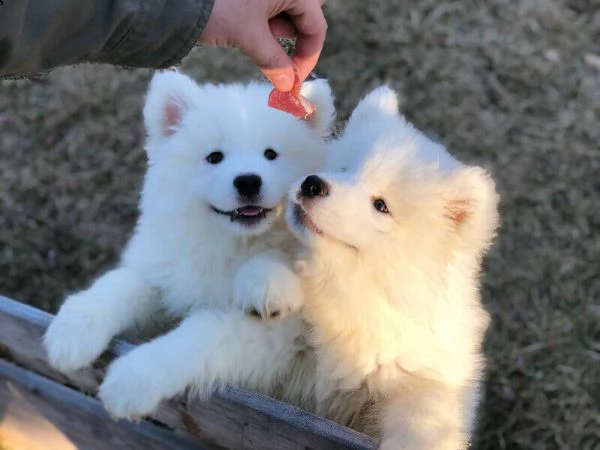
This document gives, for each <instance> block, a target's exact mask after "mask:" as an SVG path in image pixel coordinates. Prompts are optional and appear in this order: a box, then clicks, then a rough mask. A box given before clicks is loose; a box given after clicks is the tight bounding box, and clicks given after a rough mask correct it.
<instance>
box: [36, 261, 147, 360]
mask: <svg viewBox="0 0 600 450" xmlns="http://www.w3.org/2000/svg"><path fill="white" fill-rule="evenodd" d="M155 295H156V292H155V291H154V289H153V288H152V287H151V286H150V285H149V284H148V283H147V282H146V280H145V279H144V278H143V277H142V276H140V275H139V274H138V273H137V272H135V271H134V270H132V269H130V268H128V267H120V268H118V269H114V270H111V271H110V272H107V273H106V274H104V275H103V276H101V277H100V278H98V279H97V280H96V281H95V282H94V283H93V284H92V285H91V287H90V288H89V289H87V290H85V291H81V292H78V293H76V294H73V295H71V296H69V297H68V298H67V299H66V300H65V302H64V303H63V305H62V307H61V308H60V311H59V312H58V314H57V315H56V317H55V318H54V320H53V321H52V323H51V324H50V326H49V327H48V330H47V331H46V334H45V336H44V345H45V347H46V351H47V353H48V359H49V361H50V364H51V365H52V366H53V367H55V368H56V369H58V370H60V371H62V372H70V371H74V370H77V369H80V368H82V367H85V366H87V365H89V364H90V363H91V362H92V361H94V360H95V359H96V358H97V357H98V356H99V355H100V353H102V351H103V350H104V349H105V348H106V347H107V345H108V343H109V342H110V340H111V339H112V338H113V337H114V336H115V335H117V334H118V333H120V332H122V331H124V330H125V329H126V328H128V327H130V326H131V325H133V324H134V323H135V322H136V320H138V319H142V318H144V317H146V316H147V315H148V314H149V313H150V311H151V310H152V307H151V306H150V305H149V303H151V301H152V300H153V299H154V298H155Z"/></svg>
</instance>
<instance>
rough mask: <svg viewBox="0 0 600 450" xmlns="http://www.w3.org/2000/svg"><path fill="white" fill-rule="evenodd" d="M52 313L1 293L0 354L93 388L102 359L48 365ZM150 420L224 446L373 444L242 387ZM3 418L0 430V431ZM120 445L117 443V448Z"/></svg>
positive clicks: (119, 345) (282, 449) (121, 348)
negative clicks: (66, 367)
mask: <svg viewBox="0 0 600 450" xmlns="http://www.w3.org/2000/svg"><path fill="white" fill-rule="evenodd" d="M51 319H52V315H50V314H48V313H45V312H43V311H40V310H37V309H35V308H32V307H30V306H28V305H25V304H22V303H18V302H15V301H13V300H10V299H7V298H5V297H1V296H0V358H2V359H4V360H6V361H10V362H12V363H13V364H17V365H20V366H22V367H25V368H27V369H30V370H32V371H34V372H36V373H38V374H41V375H43V376H44V377H46V378H48V379H51V380H54V381H56V382H57V383H60V384H63V385H66V386H70V387H72V388H75V389H78V390H80V391H82V392H86V393H92V394H93V393H94V392H95V390H96V388H97V386H98V384H99V382H100V380H101V379H102V376H103V368H102V367H103V364H98V365H96V367H93V368H90V369H85V370H81V371H78V372H77V373H76V374H74V375H72V376H68V377H67V376H65V375H62V374H59V373H57V372H55V371H54V370H53V369H52V368H51V367H50V366H49V364H48V362H47V360H46V356H45V352H44V349H43V347H42V345H41V339H42V336H43V334H44V332H45V329H46V327H47V326H48V324H49V323H50V320H51ZM131 348H133V347H132V346H131V345H130V344H127V343H124V342H116V343H115V344H114V345H113V346H112V347H111V350H110V351H109V352H107V354H106V355H105V356H104V357H103V358H102V359H104V360H105V361H107V360H110V358H111V357H112V356H114V355H120V354H124V353H125V352H127V351H129V350H131ZM151 419H152V420H153V421H154V422H156V423H159V424H160V425H162V426H164V427H165V428H166V429H168V430H171V433H172V434H173V436H177V437H181V438H182V439H191V438H192V437H194V438H195V439H197V440H198V442H200V443H202V444H203V445H206V443H207V442H210V443H213V444H216V445H218V446H220V447H222V448H232V449H236V450H238V449H240V450H243V449H248V450H251V449H261V450H263V449H264V450H271V449H272V450H291V449H305V450H306V449H328V450H329V449H357V450H359V449H365V450H366V449H375V448H376V446H375V444H374V443H373V441H372V440H371V439H369V438H368V437H366V436H364V435H362V434H359V433H356V432H354V431H352V430H350V429H348V428H345V427H341V426H339V425H338V424H335V423H333V422H331V421H328V420H325V419H322V418H320V417H317V416H315V415H312V414H309V413H307V412H305V411H303V410H301V409H298V408H295V407H293V406H291V405H288V404H285V403H283V402H279V401H277V400H274V399H271V398H269V397H266V396H263V395H260V394H256V393H254V392H250V391H246V390H243V389H234V388H231V387H225V388H224V389H222V390H221V391H220V392H218V393H216V394H215V395H214V396H213V397H212V398H211V399H210V400H208V401H199V400H196V401H192V402H189V403H188V404H183V403H181V402H179V401H168V402H164V403H163V404H162V405H161V407H160V408H159V409H158V410H157V411H156V412H155V413H154V414H152V416H151ZM2 427H3V425H2V422H1V417H0V431H1V430H2ZM113 448H116V447H113Z"/></svg>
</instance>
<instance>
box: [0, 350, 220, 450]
mask: <svg viewBox="0 0 600 450" xmlns="http://www.w3.org/2000/svg"><path fill="white" fill-rule="evenodd" d="M2 379H5V380H9V381H11V382H12V383H14V384H15V385H18V386H21V387H23V388H24V389H26V390H27V391H30V392H32V393H34V394H35V396H36V397H38V398H42V399H43V400H45V401H50V402H51V403H53V404H56V405H62V407H64V408H65V409H74V410H76V411H78V412H80V413H82V414H84V415H86V416H89V417H90V418H93V419H95V421H94V426H96V427H98V426H99V423H107V422H108V423H109V424H110V426H111V427H119V428H122V429H124V430H127V431H129V432H130V433H128V434H130V435H131V436H132V437H133V439H135V437H136V436H143V437H145V438H147V439H148V440H151V441H155V442H157V443H160V444H161V445H165V448H169V449H171V448H172V449H178V450H179V449H181V450H202V449H209V448H211V449H214V448H217V447H216V446H214V445H211V446H209V444H206V443H204V444H201V443H200V442H199V441H198V440H197V439H190V438H187V437H185V436H176V435H174V434H173V433H171V432H170V430H168V429H166V428H163V427H160V426H158V425H154V424H152V423H149V422H146V421H140V422H138V423H135V422H129V421H125V420H119V421H114V420H112V419H111V418H110V416H109V415H108V414H107V413H106V411H105V409H104V408H103V407H102V405H101V404H100V402H99V401H98V400H96V399H95V398H93V397H90V396H87V395H85V394H83V393H81V392H78V391H75V390H73V389H71V388H68V387H65V386H63V385H61V384H58V383H56V382H54V381H52V380H50V379H47V378H45V377H43V376H41V375H38V374H36V373H34V372H31V371H29V370H26V369H23V368H21V367H18V366H16V365H14V364H11V363H9V362H7V361H4V360H1V359H0V380H2ZM1 427H2V421H0V429H1ZM113 429H114V428H113ZM140 441H142V439H140ZM156 448H159V447H158V446H157V447H156Z"/></svg>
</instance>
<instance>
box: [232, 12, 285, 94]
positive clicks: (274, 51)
mask: <svg viewBox="0 0 600 450" xmlns="http://www.w3.org/2000/svg"><path fill="white" fill-rule="evenodd" d="M246 42H248V45H244V48H241V49H240V50H242V52H244V53H245V54H246V55H248V56H249V57H250V58H251V59H252V61H253V62H254V64H256V65H257V66H258V68H259V69H260V71H261V72H262V73H263V74H264V76H265V77H267V78H268V79H269V80H270V81H271V83H273V86H275V88H276V89H277V90H278V91H281V92H287V91H289V90H290V89H292V87H293V86H294V81H295V73H294V63H293V62H292V59H291V58H290V57H289V56H288V55H287V53H286V52H285V50H284V49H283V47H281V45H280V44H279V42H277V40H276V39H275V37H274V36H273V35H272V34H271V30H270V28H269V27H268V26H267V24H265V27H263V28H260V29H257V30H256V35H255V36H251V37H248V38H247V41H246Z"/></svg>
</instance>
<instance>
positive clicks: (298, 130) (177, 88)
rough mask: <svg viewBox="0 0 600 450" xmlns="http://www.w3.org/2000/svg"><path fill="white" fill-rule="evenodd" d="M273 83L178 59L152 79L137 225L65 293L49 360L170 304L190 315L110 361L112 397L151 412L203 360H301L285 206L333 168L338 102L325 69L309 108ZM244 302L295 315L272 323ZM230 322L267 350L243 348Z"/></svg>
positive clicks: (255, 379) (118, 410) (97, 344)
mask: <svg viewBox="0 0 600 450" xmlns="http://www.w3.org/2000/svg"><path fill="white" fill-rule="evenodd" d="M270 89H271V86H270V85H268V84H266V83H250V84H247V85H242V84H232V85H210V84H209V85H202V86H199V85H197V84H196V83H195V82H194V81H192V80H191V79H190V78H188V77H186V76H184V75H182V74H179V73H177V72H163V73H160V74H157V75H156V76H155V77H154V79H153V80H152V82H151V85H150V89H149V92H148V96H147V99H146V104H145V107H144V119H145V123H146V127H147V132H148V139H147V145H146V149H147V153H148V159H149V165H148V171H147V174H146V177H145V181H144V187H143V191H142V195H141V201H140V217H139V221H138V224H137V227H136V230H135V233H134V234H133V236H132V238H131V240H130V242H129V244H128V246H127V248H126V249H125V251H124V253H123V255H122V260H121V263H120V265H119V266H118V267H117V268H116V269H114V270H112V271H109V272H108V273H106V274H105V275H103V276H102V277H100V278H99V279H97V280H96V281H95V282H94V283H93V284H92V285H91V287H90V288H89V289H87V290H85V291H83V292H79V293H76V294H74V295H71V296H70V297H68V298H67V300H66V301H65V303H64V304H63V306H62V308H61V309H60V311H59V313H58V315H57V317H56V318H55V320H54V321H53V322H52V324H51V325H50V327H49V329H48V331H47V333H46V336H45V341H44V342H45V345H46V348H47V351H48V355H49V360H50V363H51V364H52V365H53V366H54V367H56V368H57V369H59V370H61V371H72V370H75V369H78V368H81V367H84V366H87V365H88V364H90V363H91V362H92V361H93V360H94V359H96V358H97V357H98V356H99V355H100V353H101V352H102V351H103V350H104V349H105V348H106V347H107V345H108V343H109V341H110V340H111V339H112V338H113V337H114V336H115V335H117V334H119V333H121V332H122V331H124V330H126V329H127V328H130V327H131V326H132V325H134V324H135V323H137V322H140V321H143V320H144V319H146V318H148V317H149V316H150V315H151V313H152V312H153V311H156V310H157V309H159V308H160V309H165V310H167V311H168V312H169V313H171V314H172V315H174V316H176V317H180V318H181V317H183V318H184V320H183V322H182V323H181V324H180V325H179V327H178V328H176V329H175V330H173V331H171V332H170V333H168V334H166V335H164V336H161V337H160V338H157V339H156V340H154V341H151V342H149V343H147V344H144V345H141V346H139V347H138V348H136V349H135V350H134V351H133V352H132V353H130V354H128V355H125V356H124V357H122V358H120V359H119V360H117V361H116V362H115V363H114V364H113V366H111V369H110V371H109V373H108V375H107V377H106V379H105V382H104V384H103V385H102V387H101V389H100V397H101V398H102V400H103V401H104V402H105V405H106V407H107V409H108V410H109V411H110V412H111V413H112V414H113V415H115V416H117V417H132V416H138V415H141V414H145V413H148V412H150V411H151V410H152V409H154V408H155V407H156V406H157V404H158V402H159V401H160V400H161V399H163V398H166V397H170V396H172V395H174V394H176V393H178V392H181V391H182V390H183V389H184V388H185V387H186V386H187V385H189V384H191V383H192V382H193V381H194V379H195V377H196V376H199V375H200V374H201V375H206V376H208V375H213V376H214V379H217V378H218V379H219V380H220V381H227V380H228V379H229V378H234V379H236V378H237V379H240V378H242V379H245V380H246V384H247V385H248V386H249V387H253V388H255V389H258V390H268V389H269V388H270V387H272V386H270V384H271V383H273V379H272V378H268V377H267V376H263V375H262V374H261V373H260V372H254V373H251V374H247V376H246V378H243V377H244V375H242V374H238V373H237V372H236V370H237V369H240V370H243V367H241V368H240V366H242V365H243V364H244V358H249V357H254V358H257V359H259V358H260V357H261V356H262V357H264V358H265V360H264V361H262V360H261V363H262V364H264V365H263V367H267V365H268V364H270V363H271V361H273V360H279V361H280V363H281V364H283V365H287V366H288V367H290V368H291V367H292V366H293V365H294V363H293V361H292V359H293V358H295V357H296V356H297V355H295V354H294V352H290V351H289V349H290V348H293V347H294V346H295V345H301V344H302V342H301V341H302V339H301V338H302V326H301V323H300V321H299V319H298V317H297V315H295V314H292V315H290V316H289V317H287V318H283V316H285V315H286V314H288V313H290V312H294V311H296V310H297V309H298V308H299V307H300V306H301V305H302V292H301V287H300V284H299V280H298V278H297V276H296V275H295V274H294V273H293V271H292V270H291V268H290V264H291V260H290V259H289V254H290V253H289V252H291V251H292V250H293V249H294V247H295V246H296V245H297V241H296V239H294V237H293V236H292V235H291V234H290V232H289V230H288V229H287V227H286V225H285V220H284V218H283V215H282V214H281V212H282V208H283V204H284V200H285V197H286V194H287V192H288V189H289V187H290V186H291V184H292V183H293V182H294V181H295V180H297V179H299V178H300V177H302V176H304V175H306V174H308V173H311V172H312V171H315V170H319V169H320V168H321V166H322V164H323V161H324V141H323V138H324V137H326V136H327V135H329V133H330V131H331V123H332V120H333V117H334V106H333V98H332V95H331V90H330V87H329V85H328V83H327V82H325V81H323V80H319V81H313V82H307V83H305V84H304V86H303V88H302V94H303V95H304V96H305V97H307V98H308V99H309V100H310V101H311V102H312V103H314V104H315V105H316V107H317V112H316V113H315V114H314V115H313V117H311V119H310V120H309V121H302V120H299V119H296V118H295V117H293V116H291V115H289V114H285V113H283V112H280V111H277V110H275V109H272V108H269V107H268V106H267V96H268V93H269V91H270ZM243 311H246V312H251V313H252V314H254V315H258V316H263V317H275V316H279V317H281V318H283V320H281V321H275V322H273V323H261V322H259V321H256V320H254V319H251V318H248V317H247V316H245V315H244V313H243ZM232 330H236V331H239V334H234V335H233V336H234V337H235V336H237V337H238V338H239V339H240V340H242V341H243V340H244V339H247V340H248V341H250V342H251V343H252V344H256V345H257V347H261V346H262V351H263V355H256V354H251V355H250V354H246V353H240V352H238V351H237V347H240V348H243V345H242V344H243V342H236V341H235V339H234V340H233V341H232V339H231V337H232V336H230V335H229V334H228V333H231V331H232ZM296 338H298V339H296ZM215 354H216V355H218V357H212V359H210V360H208V359H203V357H204V356H206V358H208V355H215ZM209 366H210V367H209ZM211 370H212V372H211ZM219 370H221V371H219Z"/></svg>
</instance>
